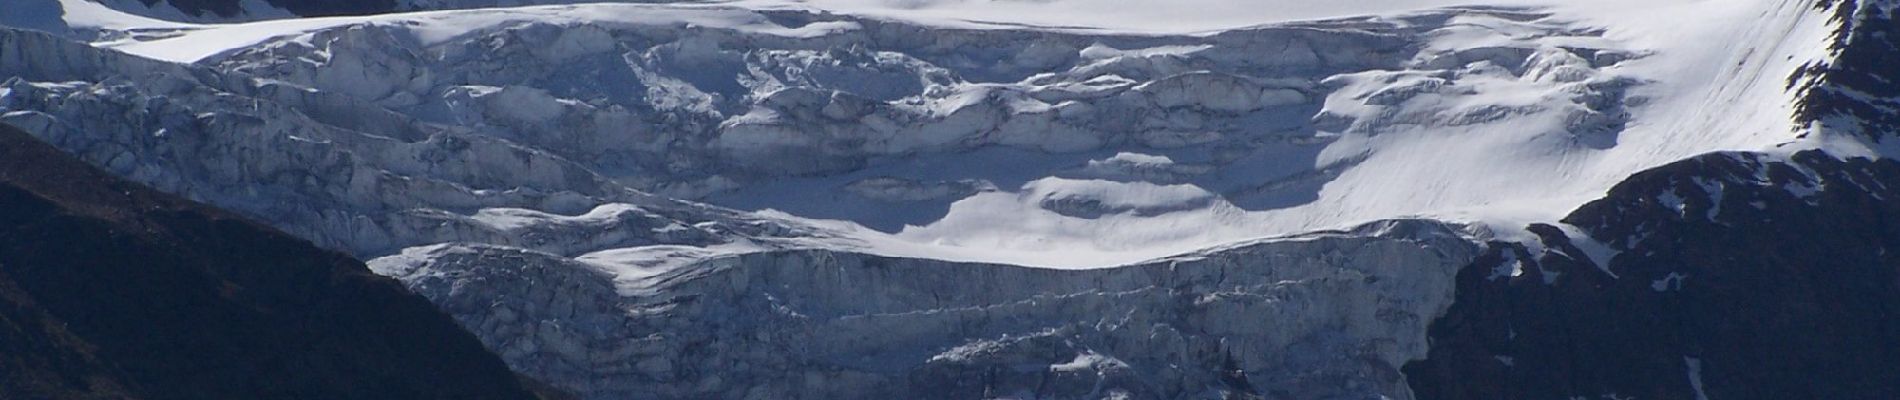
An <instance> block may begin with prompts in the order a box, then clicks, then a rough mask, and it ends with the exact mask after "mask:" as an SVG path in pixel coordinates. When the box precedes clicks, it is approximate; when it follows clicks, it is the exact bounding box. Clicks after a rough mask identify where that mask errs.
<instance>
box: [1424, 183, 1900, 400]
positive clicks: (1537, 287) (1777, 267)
mask: <svg viewBox="0 0 1900 400" xmlns="http://www.w3.org/2000/svg"><path fill="white" fill-rule="evenodd" d="M1896 189H1900V162H1894V161H1892V160H1879V161H1873V160H1867V159H1858V158H1857V159H1848V160H1840V159H1836V158H1833V157H1831V156H1828V155H1825V154H1821V153H1819V152H1804V153H1798V154H1796V155H1794V156H1793V157H1792V158H1790V159H1785V160H1779V159H1775V158H1773V157H1770V156H1764V155H1758V154H1750V153H1726V154H1711V155H1708V156H1704V157H1699V158H1696V159H1692V160H1687V161H1683V162H1680V163H1677V164H1672V165H1669V166H1666V167H1663V168H1659V169H1656V170H1653V171H1649V172H1645V173H1643V174H1640V175H1638V176H1636V177H1633V178H1631V179H1630V180H1629V181H1627V182H1625V183H1624V184H1622V185H1619V186H1617V188H1616V189H1615V190H1613V191H1612V192H1611V193H1610V195H1609V196H1608V197H1607V198H1605V199H1603V200H1600V201H1597V202H1594V203H1591V204H1590V205H1589V206H1586V207H1584V208H1583V209H1580V210H1578V211H1577V212H1576V213H1574V214H1572V215H1571V216H1570V217H1569V218H1567V219H1566V220H1565V221H1566V222H1568V223H1571V224H1575V225H1576V226H1578V227H1580V228H1582V229H1586V230H1588V231H1589V232H1590V234H1591V235H1592V236H1594V237H1596V238H1598V239H1599V240H1603V241H1605V242H1606V244H1607V245H1609V246H1611V247H1614V248H1618V249H1621V251H1620V253H1616V255H1615V256H1614V257H1612V258H1610V259H1607V260H1590V259H1589V257H1588V256H1581V255H1582V254H1586V253H1588V252H1587V251H1584V250H1582V249H1579V248H1577V246H1574V245H1571V244H1569V243H1568V240H1567V239H1564V238H1563V235H1562V234H1561V233H1557V232H1556V229H1555V228H1550V227H1544V228H1540V229H1541V230H1542V231H1543V232H1545V233H1546V235H1545V237H1546V240H1545V241H1544V244H1543V245H1544V246H1545V248H1546V249H1547V250H1546V251H1543V252H1536V251H1532V250H1529V249H1527V248H1525V247H1523V246H1515V245H1496V246H1494V247H1492V248H1491V249H1490V250H1488V252H1487V253H1486V254H1485V255H1484V256H1483V257H1480V258H1479V261H1478V262H1476V263H1474V264H1472V266H1471V267H1469V268H1466V269H1465V270H1464V271H1463V272H1461V273H1460V274H1459V277H1458V285H1457V286H1458V289H1457V291H1458V300H1457V301H1456V303H1455V304H1454V305H1453V306H1452V308H1451V311H1450V313H1449V314H1447V315H1446V316H1445V318H1444V319H1441V320H1439V321H1438V322H1436V323H1434V324H1433V327H1432V350H1431V356H1430V357H1429V358H1427V359H1426V360H1423V361H1419V362H1416V363H1413V364H1411V365H1409V366H1407V368H1406V369H1405V371H1406V374H1407V376H1408V377H1409V378H1410V379H1412V386H1413V388H1414V389H1415V390H1416V391H1417V393H1418V395H1419V398H1420V399H1469V398H1512V399H1569V398H1577V397H1583V398H1629V397H1635V398H1665V399H1702V398H1708V399H1788V398H1856V399H1858V398H1867V399H1872V398H1890V397H1894V396H1900V387H1896V386H1895V384H1894V382H1900V371H1896V370H1894V369H1893V368H1887V367H1885V366H1884V365H1887V364H1890V363H1891V362H1892V361H1893V360H1896V359H1900V349H1896V348H1895V347H1894V346H1893V345H1892V344H1893V343H1895V341H1896V340H1900V259H1896V258H1895V257H1896V256H1895V255H1896V254H1900V230H1897V229H1900V228H1896V225H1895V224H1894V221H1900V205H1897V204H1895V203H1894V202H1892V201H1889V200H1887V199H1894V198H1900V197H1896V196H1900V190H1896ZM1597 263H1605V265H1607V270H1605V269H1603V268H1600V267H1598V264H1597ZM1611 273H1614V275H1611Z"/></svg>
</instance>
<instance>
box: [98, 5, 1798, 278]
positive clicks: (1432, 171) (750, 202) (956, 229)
mask: <svg viewBox="0 0 1900 400" xmlns="http://www.w3.org/2000/svg"><path fill="white" fill-rule="evenodd" d="M63 3H64V4H66V5H67V6H68V10H69V12H68V15H67V19H68V23H69V24H70V25H74V26H82V25H84V26H99V27H105V28H110V29H121V30H131V28H136V27H137V26H136V25H138V24H139V23H141V21H145V20H141V19H137V18H134V17H125V16H112V15H106V14H102V13H96V12H92V11H87V12H72V11H70V10H93V9H92V8H85V7H74V4H78V3H83V2H80V1H79V0H63ZM1492 3H1495V4H1485V5H1483V6H1469V5H1468V4H1465V2H1452V1H1441V0H1415V1H1398V0H1360V1H1216V0H1186V1H1178V0H1173V1H1163V0H1055V1H952V0H943V1H929V0H917V1H904V0H883V1H880V0H814V1H802V2H801V1H786V0H742V1H735V2H717V3H686V4H669V5H633V4H585V5H556V6H536V7H522V8H502V9H479V10H464V11H434V12H420V13H409V14H393V15H383V16H373V17H349V18H313V19H293V20H276V21H264V22H256V23H246V24H233V25H183V24H172V23H159V22H151V23H153V24H154V26H153V28H164V29H159V30H153V32H160V33H159V34H131V35H122V36H105V37H104V39H102V41H100V42H98V43H96V45H99V46H103V47H109V48H114V49H118V50H121V51H125V52H128V53H132V54H136V55H141V56H146V57H151V58H158V59H164V60H171V61H176V62H196V61H199V60H205V59H208V58H215V57H214V56H218V55H221V54H227V53H228V52H231V51H240V50H243V49H245V48H249V47H252V46H270V45H273V44H272V43H279V42H284V41H297V40H309V36H308V33H310V32H316V31H320V30H324V29H329V28H333V27H339V26H345V25H352V24H361V23H370V24H375V25H378V26H383V27H386V28H391V29H395V30H397V31H402V32H407V35H408V36H407V37H406V38H405V39H406V40H412V41H414V42H415V43H417V45H419V46H423V47H427V46H430V45H434V44H440V43H445V42H449V41H452V40H457V39H462V38H467V37H471V36H474V35H478V34H482V33H486V32H493V31H495V30H498V29H505V28H508V27H512V26H517V25H520V24H522V23H524V22H525V21H535V22H539V23H548V24H555V25H560V26H570V27H571V26H596V27H603V28H606V29H609V30H614V29H620V28H622V27H642V26H644V27H652V26H685V27H695V28H706V29H715V30H730V31H735V32H744V33H747V34H760V35H769V36H778V37H785V38H803V39H811V38H824V37H827V36H829V35H844V34H850V33H852V32H857V31H859V30H862V29H865V28H864V26H862V24H860V23H857V22H853V21H854V19H851V18H845V19H836V20H826V21H819V22H813V23H806V24H791V23H783V22H781V21H777V20H775V19H774V18H772V17H771V16H770V15H767V14H762V13H760V12H757V11H755V10H780V11H783V10H802V11H818V10H822V11H824V12H830V13H836V14H844V15H854V16H862V17H865V18H870V19H872V20H886V21H901V22H902V23H905V24H918V25H923V26H934V27H938V28H943V29H977V30H1035V31H1048V32H1059V33H1061V34H1063V35H1071V36H1075V35H1080V36H1088V35H1102V36H1115V37H1128V36H1135V37H1148V38H1153V39H1152V41H1153V42H1156V43H1158V44H1157V45H1155V46H1152V47H1140V48H1119V47H1114V46H1108V45H1097V46H1090V47H1087V48H1084V49H1080V50H1079V51H1076V52H1075V53H1072V55H1073V57H1074V58H1076V59H1078V60H1081V61H1077V63H1078V65H1082V66H1081V67H1075V68H1074V69H1071V70H1069V71H1049V72H1051V73H1059V74H1057V75H1061V76H1058V77H1055V78H1051V77H1048V76H1042V75H1036V76H1028V77H1017V76H1006V75H1007V74H999V75H1003V76H1002V77H1001V78H994V79H987V80H980V79H976V78H973V77H965V78H967V79H964V80H956V81H953V82H944V83H933V84H932V85H934V86H931V87H932V88H933V89H932V90H937V92H934V93H930V94H928V95H926V94H924V93H921V92H895V94H893V95H892V96H890V97H891V98H888V99H879V98H873V100H876V101H881V102H885V103H887V104H889V105H890V106H891V108H894V109H903V108H905V107H909V109H914V110H918V111H916V112H917V113H919V115H948V114H954V113H955V112H956V111H958V110H961V109H964V108H967V107H975V106H976V105H979V104H988V103H1001V104H1002V105H1000V106H996V107H1003V108H1002V109H1003V110H1007V112H1012V113H1031V114H1033V113H1063V112H1069V109H1073V108H1075V107H1080V106H1076V105H1075V104H1084V103H1079V102H1074V101H1062V100H1061V99H1057V98H1053V97H1049V96H1053V95H1047V96H1044V97H1038V96H1039V95H1042V94H1045V93H1056V92H1063V93H1083V94H1087V93H1090V92H1091V91H1103V90H1113V91H1116V92H1117V93H1125V92H1139V93H1143V94H1146V95H1148V96H1149V97H1148V99H1149V100H1148V101H1152V102H1153V104H1155V105H1156V107H1159V108H1164V109H1186V110H1192V112H1184V113H1173V114H1166V115H1167V116H1164V117H1159V118H1162V119H1167V118H1175V119H1196V118H1200V119H1206V118H1225V119H1224V120H1222V121H1226V122H1224V123H1225V124H1227V125H1223V126H1225V127H1224V128H1220V129H1214V128H1204V129H1202V128H1193V127H1195V126H1199V125H1196V124H1202V123H1203V122H1201V121H1200V120H1198V119H1197V120H1195V121H1187V122H1182V121H1173V122H1168V121H1164V122H1168V123H1175V124H1176V125H1175V126H1186V127H1189V128H1185V129H1172V130H1169V129H1154V130H1151V131H1167V132H1145V134H1147V135H1148V136H1142V137H1141V138H1140V139H1139V140H1122V141H1118V142H1110V143H1107V144H1103V143H1098V142H1090V141H1087V140H1081V141H1079V142H1076V140H1080V139H1075V138H1076V137H1082V136H1081V135H1078V136H1071V137H1054V138H1037V139H1034V140H1032V141H1030V142H1026V143H1027V144H1021V145H1007V144H1008V143H1004V144H1005V145H998V146H983V147H979V148H968V149H955V150H954V151H946V150H943V149H947V148H950V147H944V146H940V145H935V144H930V143H929V142H932V141H933V140H944V141H955V140H966V139H958V138H940V137H934V136H932V135H935V134H936V133H933V132H935V131H932V130H931V129H924V128H917V129H912V130H906V131H902V132H900V134H899V135H897V137H898V138H899V139H901V140H904V141H916V142H919V143H925V144H905V143H908V142H903V143H892V144H888V145H886V146H887V147H886V148H883V149H882V150H879V151H884V153H880V154H878V155H877V156H876V157H869V158H868V159H869V160H870V161H868V162H866V163H865V164H864V165H861V166H856V167H854V168H843V169H835V168H834V169H826V170H820V171H815V172H812V173H788V174H785V175H782V176H770V177H765V178H759V177H757V176H754V177H752V178H750V179H736V180H726V181H713V182H714V183H717V184H711V183H708V184H701V185H699V186H693V187H694V188H697V189H692V190H687V189H677V188H678V187H681V186H667V185H661V184H637V183H629V185H630V186H635V187H641V188H644V189H647V190H649V191H653V192H655V193H659V194H662V195H668V196H674V197H681V198H686V199H690V200H696V201H705V202H709V203H712V204H716V205H721V206H727V207H733V208H737V209H741V210H754V211H756V212H757V215H758V216H760V217H764V218H771V219H782V220H788V221H798V223H799V224H804V225H810V226H816V227H819V228H821V229H823V230H825V231H827V232H830V234H829V235H823V237H814V238H810V239H801V240H790V241H787V242H781V243H775V244H738V245H735V244H727V245H722V246H721V247H718V248H709V249H699V248H682V247H679V246H658V247H648V248H629V249H618V250H609V251H598V252H593V253H589V254H586V255H569V256H574V257H578V259H580V260H583V261H586V262H590V263H597V264H601V265H611V266H617V268H621V269H625V270H627V271H647V270H650V269H652V268H654V266H656V265H663V264H665V265H672V264H675V263H673V262H667V263H659V262H658V261H659V260H668V259H672V260H677V259H679V258H682V257H685V258H693V257H710V256H714V255H718V254H728V253H731V252H744V251H757V250H760V249H767V248H783V247H786V246H792V247H800V246H810V247H826V248H840V249H849V250H854V251H862V252H868V253H874V254H881V255H891V256H910V257H926V258H937V259H948V260H959V261H985V262H1000V263H1012V264H1021V265H1031V266H1047V267H1065V268H1068V267H1105V266H1114V265H1121V264H1126V263H1130V262H1135V261H1141V260H1146V259H1152V258H1157V257H1164V256H1169V255H1174V254H1180V253H1184V252H1191V251H1195V250H1197V249H1203V248H1209V247H1213V246H1218V245H1222V244H1228V243H1234V242H1242V241H1249V240H1256V239H1260V238H1267V237H1275V236H1285V235H1292V234H1297V233H1300V232H1307V231H1312V230H1317V229H1329V228H1340V227H1346V226H1352V225H1356V224H1361V223H1365V222H1369V221H1374V220H1379V219H1389V218H1400V217H1426V218H1436V219H1443V220H1449V221H1456V222H1470V223H1474V226H1477V227H1479V228H1481V229H1477V230H1475V231H1474V232H1480V233H1477V234H1480V235H1495V236H1497V237H1500V238H1504V239H1513V238H1520V237H1522V235H1523V234H1522V233H1521V232H1520V231H1519V229H1521V227H1523V226H1524V224H1526V223H1530V222H1553V221H1554V220H1555V219H1556V218H1558V217H1559V216H1561V215H1563V214H1565V213H1567V212H1569V211H1570V210H1572V209H1575V208H1576V207H1577V206H1578V205H1581V204H1582V203H1583V202H1586V201H1589V200H1592V199H1594V198H1596V197H1599V196H1600V195H1601V194H1602V193H1603V192H1604V191H1605V190H1606V189H1608V188H1609V187H1610V186H1611V185H1613V184H1615V183H1616V182H1618V181H1620V180H1622V179H1623V178H1625V177H1627V176H1628V175H1630V174H1632V173H1634V172H1637V171H1640V170H1643V169H1646V168H1650V167H1654V166H1657V165H1661V164H1663V163H1667V162H1670V161H1675V160H1679V159H1682V158H1685V157H1688V156H1692V155H1696V154H1700V153H1705V152H1709V151H1717V150H1770V149H1773V148H1775V147H1776V146H1778V145H1783V144H1786V143H1790V142H1792V141H1795V140H1796V133H1797V132H1796V128H1798V127H1793V126H1790V124H1789V123H1788V122H1787V121H1789V118H1788V116H1789V115H1790V109H1789V108H1790V104H1792V102H1791V101H1789V100H1788V99H1789V98H1790V96H1791V94H1790V93H1788V89H1787V88H1788V84H1787V82H1786V81H1785V80H1786V79H1787V77H1788V76H1789V73H1790V72H1792V71H1794V70H1795V69H1796V68H1798V67H1800V66H1801V65H1802V64H1803V63H1806V62H1808V61H1810V60H1814V59H1817V58H1820V57H1822V56H1825V53H1824V51H1825V50H1824V49H1825V46H1824V45H1823V44H1824V43H1825V41H1826V39H1825V38H1826V33H1827V32H1826V30H1827V28H1828V24H1824V23H1817V22H1816V21H1803V20H1802V19H1804V18H1821V17H1820V16H1819V15H1818V14H1816V13H1813V12H1811V11H1812V10H1810V9H1809V8H1808V5H1807V4H1806V3H1805V2H1799V1H1772V0H1762V1H1745V2H1716V1H1687V0H1650V1H1628V0H1610V1H1592V2H1576V1H1561V2H1540V1H1510V2H1492ZM1446 6H1460V7H1472V8H1466V9H1465V10H1477V11H1497V12H1495V13H1493V12H1463V11H1459V12H1443V11H1432V10H1433V9H1437V8H1439V7H1446ZM1360 15H1371V16H1360ZM1335 18H1336V19H1335ZM1320 19H1327V20H1326V21H1321V22H1302V21H1309V20H1320ZM1416 24H1429V26H1410V25H1416ZM1262 26H1264V27H1289V28H1299V29H1309V28H1310V29H1335V30H1356V29H1360V28H1361V27H1362V26H1363V27H1367V29H1374V27H1376V28H1377V29H1386V30H1389V31H1392V32H1400V31H1407V30H1408V29H1409V31H1408V32H1413V33H1408V34H1409V35H1414V36H1416V38H1413V39H1415V40H1413V39H1407V40H1409V41H1408V43H1410V44H1408V46H1409V47H1407V48H1404V49H1400V50H1399V51H1403V52H1405V53H1406V54H1410V58H1411V59H1410V60H1402V62H1398V63H1395V64H1393V65H1391V66H1390V67H1389V68H1375V69H1366V70H1356V71H1325V73H1326V76H1320V77H1310V76H1297V75H1298V74H1293V75H1289V76H1287V77H1286V80H1287V82H1264V83H1261V82H1259V81H1260V80H1261V76H1249V77H1247V78H1245V79H1247V80H1251V81H1254V82H1255V83H1257V84H1259V85H1261V87H1260V88H1250V89H1248V90H1247V91H1243V92H1239V93H1233V92H1231V89H1232V88H1233V87H1234V85H1232V84H1224V83H1222V82H1224V81H1221V80H1220V79H1229V78H1228V77H1226V76H1211V77H1210V76H1207V75H1194V74H1193V72H1190V73H1185V74H1181V75H1179V76H1182V77H1184V78H1180V79H1174V78H1173V77H1169V78H1165V79H1148V80H1142V81H1140V82H1135V83H1130V81H1126V80H1127V79H1126V78H1122V77H1120V76H1117V75H1114V74H1110V73H1103V74H1096V75H1093V76H1094V77H1093V78H1088V79H1080V78H1076V79H1070V78H1074V77H1075V75H1077V74H1079V72H1076V71H1083V70H1084V67H1086V66H1088V65H1110V64H1114V63H1127V62H1170V61H1171V60H1177V58H1173V57H1188V56H1192V55H1194V54H1196V53H1197V52H1203V51H1230V50H1229V49H1225V48H1223V49H1217V50H1210V49H1212V48H1214V47H1219V46H1234V44H1233V43H1232V42H1230V41H1226V39H1222V38H1221V36H1222V34H1223V32H1229V31H1228V30H1229V29H1238V28H1248V27H1262ZM1375 30H1376V29H1375ZM1382 32H1383V31H1382ZM1393 35H1398V33H1394V34H1393ZM1117 40H1119V41H1122V42H1132V41H1134V40H1124V39H1117ZM579 45H580V46H585V44H584V43H583V44H579ZM1236 47H1241V48H1244V47H1245V46H1236ZM1314 50H1315V51H1320V52H1324V51H1327V50H1329V49H1314ZM1065 57H1068V56H1066V55H1065ZM1182 59H1185V58H1182ZM1269 61H1270V60H1269ZM1091 63H1093V64H1091ZM1189 68H1191V66H1190V67H1189ZM1065 74H1066V75H1065ZM1170 79H1173V80H1172V81H1171V80H1170ZM1167 85H1177V86H1179V87H1172V88H1171V87H1169V86H1167ZM1281 87H1284V88H1285V89H1284V90H1281V91H1278V92H1276V91H1275V90H1280V89H1276V88H1281ZM934 88H940V89H934ZM1105 88H1106V89H1105ZM777 89H780V88H750V89H746V90H750V92H749V93H741V94H745V95H746V96H748V97H747V98H749V99H750V98H765V97H769V96H771V95H776V94H777V93H776V92H773V91H772V90H777ZM873 89H876V88H873ZM501 92H505V91H504V90H501V89H498V88H492V87H491V88H479V87H471V88H470V89H468V90H467V91H466V93H468V94H467V95H468V96H474V97H480V96H486V95H490V94H493V93H501ZM997 93H1005V94H1008V93H1029V94H1031V95H1023V96H1020V97H1012V98H1017V99H1018V100H996V99H997V98H999V97H997V96H1003V95H998V94H997ZM1078 96H1081V95H1078ZM541 97H546V96H545V95H542V96H541ZM867 97H871V96H867ZM1081 97H1086V96H1081ZM533 98H538V97H534V96H530V97H529V99H530V100H532V99H533ZM529 103H532V101H523V102H519V104H517V105H518V106H519V109H520V110H530V109H532V108H531V107H530V105H531V104H529ZM549 104H557V103H549ZM558 104H570V105H571V104H578V103H577V102H572V101H569V102H567V103H558ZM1065 107H1067V108H1065ZM560 110H561V109H560V108H559V107H555V108H550V109H548V111H547V112H548V113H551V114H548V115H544V117H551V116H553V115H555V114H558V113H559V112H560ZM762 110H763V111H762ZM522 112H527V111H522ZM530 114H532V113H530ZM721 115H722V116H724V117H725V118H726V120H725V121H724V122H723V125H722V126H723V127H742V128H743V127H754V126H765V127H770V126H774V125H772V124H779V123H784V121H787V120H792V119H794V117H791V116H787V115H786V114H784V112H778V111H770V110H765V109H763V108H754V109H752V110H751V111H748V112H736V113H729V114H721ZM1209 116H1212V117H1209ZM520 117H521V118H535V116H534V115H522V116H520ZM1092 118H1102V117H1092ZM945 124H952V123H945ZM952 125H954V124H952ZM1209 125H1212V124H1209ZM936 126H937V127H941V126H942V124H939V125H936ZM1236 126H1237V127H1238V128H1235V127H1236ZM926 128H928V127H926ZM946 129H947V128H946ZM938 130H942V129H938ZM794 131H795V130H794ZM722 132H723V133H722V134H723V135H725V136H722V137H721V138H720V139H719V142H716V143H715V144H716V145H722V146H727V147H725V148H723V149H725V150H728V151H734V152H741V154H750V153H743V152H745V151H764V150H760V149H776V148H778V147H771V146H786V145H787V144H786V143H794V144H796V143H795V142H796V141H797V140H801V139H800V138H798V137H796V136H795V135H793V136H787V135H784V134H783V132H785V131H783V130H769V129H768V130H750V131H748V130H738V129H731V130H726V131H722ZM1051 132H1053V133H1050V135H1056V136H1059V135H1064V134H1069V133H1068V132H1061V131H1051ZM1162 133H1165V134H1167V135H1173V136H1167V137H1150V136H1154V135H1158V134H1162ZM1065 140H1066V141H1065ZM1243 142H1245V143H1248V145H1247V146H1239V145H1238V143H1243ZM906 146H909V147H906ZM759 154H767V153H759ZM761 157H764V156H761ZM762 168H764V167H762ZM755 175H756V174H755ZM629 179H631V178H629ZM709 187H710V189H707V188H709ZM675 189H677V190H675ZM606 207H613V206H612V205H608V206H606ZM596 210H599V209H596ZM589 215H593V214H589ZM473 217H474V218H476V219H478V220H481V221H484V222H485V223H490V224H495V225H497V226H504V225H509V224H522V223H524V222H522V221H524V220H537V219H538V220H572V219H586V218H590V217H589V216H588V215H581V216H561V215H553V214H545V213H536V212H527V211H506V210H489V211H482V212H480V213H478V214H477V215H474V216H473ZM628 273H629V274H635V275H642V274H647V272H639V273H635V272H628Z"/></svg>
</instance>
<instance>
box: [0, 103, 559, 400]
mask: <svg viewBox="0 0 1900 400" xmlns="http://www.w3.org/2000/svg"><path fill="white" fill-rule="evenodd" d="M0 397H7V398H22V399H37V398H60V399H80V398H95V399H204V398H357V399H371V398H388V399H417V398H436V399H527V398H533V397H534V396H532V395H531V394H530V393H529V392H528V391H526V390H523V389H522V386H520V385H519V384H518V383H517V382H516V379H515V376H514V375H513V373H512V372H510V371H509V370H508V369H507V368H506V366H505V365H504V364H502V362H501V360H499V359H497V358H495V356H494V355H492V354H489V353H487V352H486V351H484V349H483V348H482V347H481V344H480V342H478V341H476V340H475V338H474V337H473V336H471V335H469V334H468V333H467V332H466V331H463V330H461V329H460V328H459V327H457V326H456V325H455V323H454V321H453V320H451V319H449V318H448V317H447V316H444V315H442V313H441V312H440V311H437V310H436V309H435V308H433V307H432V306H431V305H430V304H429V303H428V301H427V300H426V299H424V298H422V297H420V296H416V295H414V294H411V293H409V292H408V291H406V290H404V289H403V288H402V286H401V285H400V284H398V283H397V282H395V281H393V280H390V279H388V278H384V277H380V276H376V275H375V274H372V273H370V272H369V270H368V269H366V268H364V267H363V265H362V264H361V263H359V262H357V261H354V260H351V259H350V258H348V257H347V256H344V255H343V254H339V253H335V252H331V251H326V250H321V249H318V248H316V247H314V246H311V245H310V243H309V242H305V241H302V240H299V239H296V238H293V237H290V236H288V235H285V234H282V233H279V232H277V231H274V230H271V229H270V228H266V227H263V226H260V225H256V224H253V223H250V222H247V221H244V220H243V219H240V218H238V217H236V216H234V215H231V214H229V213H226V212H223V211H218V210H215V209H211V208H208V207H204V206H201V205H197V204H194V203H189V202H186V201H184V200H180V199H178V198H176V197H173V196H171V195H166V194H162V193H158V192H155V191H152V190H150V189H147V188H145V187H142V186H139V185H136V184H132V183H128V182H125V181H122V180H119V179H118V178H115V177H113V176H111V175H108V174H106V173H104V172H102V171H99V170H96V169H93V168H92V167H91V166H88V165H86V164H85V163H83V162H80V161H78V160H75V159H73V158H72V157H71V156H70V155H68V154H66V153H64V152H61V151H59V150H58V149H55V148H52V147H51V146H47V145H45V144H43V143H40V142H39V141H37V140H35V139H34V138H33V137H32V136H30V135H27V134H26V133H24V132H21V131H19V130H16V129H14V128H13V127H10V126H6V125H0Z"/></svg>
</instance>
